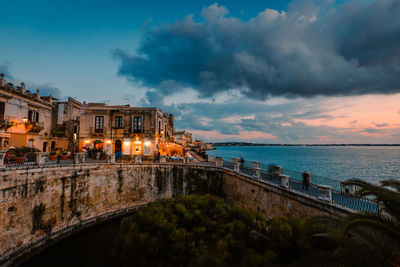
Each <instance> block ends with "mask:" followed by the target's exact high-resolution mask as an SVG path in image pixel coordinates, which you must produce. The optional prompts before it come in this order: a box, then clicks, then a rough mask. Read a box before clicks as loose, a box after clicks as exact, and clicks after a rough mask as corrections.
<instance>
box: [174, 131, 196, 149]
mask: <svg viewBox="0 0 400 267" xmlns="http://www.w3.org/2000/svg"><path fill="white" fill-rule="evenodd" d="M174 137H175V142H176V143H177V144H180V145H183V146H190V145H192V133H190V132H188V131H186V130H181V131H176V132H175V134H174Z"/></svg>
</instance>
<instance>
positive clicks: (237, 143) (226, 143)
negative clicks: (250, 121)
mask: <svg viewBox="0 0 400 267" xmlns="http://www.w3.org/2000/svg"><path fill="white" fill-rule="evenodd" d="M211 144H212V145H214V146H400V144H258V143H245V142H223V143H211Z"/></svg>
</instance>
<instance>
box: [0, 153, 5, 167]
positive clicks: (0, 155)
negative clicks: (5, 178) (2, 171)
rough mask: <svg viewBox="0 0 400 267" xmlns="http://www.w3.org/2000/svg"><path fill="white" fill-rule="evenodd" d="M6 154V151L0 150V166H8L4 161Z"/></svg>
mask: <svg viewBox="0 0 400 267" xmlns="http://www.w3.org/2000/svg"><path fill="white" fill-rule="evenodd" d="M5 155H6V152H0V168H4V167H6V163H5V161H4V157H5Z"/></svg>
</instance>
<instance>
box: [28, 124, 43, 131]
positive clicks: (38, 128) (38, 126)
mask: <svg viewBox="0 0 400 267" xmlns="http://www.w3.org/2000/svg"><path fill="white" fill-rule="evenodd" d="M26 127H27V128H28V132H29V133H39V132H40V131H41V130H43V129H44V123H43V122H28V123H27V124H26Z"/></svg>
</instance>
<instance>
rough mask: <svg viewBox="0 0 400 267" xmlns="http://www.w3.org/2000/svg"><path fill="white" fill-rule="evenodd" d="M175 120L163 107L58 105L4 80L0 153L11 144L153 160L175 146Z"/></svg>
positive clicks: (74, 102)
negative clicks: (168, 147)
mask: <svg viewBox="0 0 400 267" xmlns="http://www.w3.org/2000/svg"><path fill="white" fill-rule="evenodd" d="M173 137H174V117H173V115H172V114H168V113H163V112H162V111H161V110H160V109H157V108H150V107H131V106H129V105H115V106H111V105H107V104H105V103H86V102H83V103H81V102H79V101H77V100H75V99H73V98H68V100H67V101H57V99H55V98H53V97H51V96H46V97H43V96H40V94H39V90H37V91H36V92H35V93H31V92H30V91H29V90H26V89H25V85H24V84H23V83H21V86H17V87H15V86H14V85H13V84H11V83H6V81H5V79H4V74H1V76H0V150H8V149H9V148H10V147H11V146H14V147H17V146H28V147H35V148H38V149H39V150H41V151H44V152H46V151H53V150H55V149H58V148H62V149H65V150H68V151H73V150H74V149H75V151H82V150H83V149H84V148H85V149H86V150H95V151H104V152H106V153H107V154H113V153H115V154H116V156H117V157H122V156H134V155H142V156H144V158H154V157H156V156H157V155H158V153H159V152H160V151H162V149H163V146H168V144H169V143H170V142H173V139H174V138H173Z"/></svg>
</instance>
